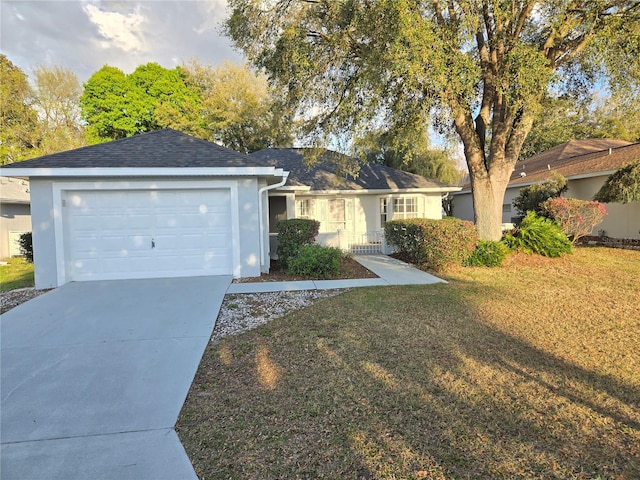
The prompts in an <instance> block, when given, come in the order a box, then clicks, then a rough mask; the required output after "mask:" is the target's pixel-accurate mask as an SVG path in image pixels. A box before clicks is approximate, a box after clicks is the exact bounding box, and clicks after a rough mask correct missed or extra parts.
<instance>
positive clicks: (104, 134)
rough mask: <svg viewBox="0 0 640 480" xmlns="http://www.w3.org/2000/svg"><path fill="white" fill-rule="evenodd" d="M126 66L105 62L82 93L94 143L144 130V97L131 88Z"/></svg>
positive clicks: (84, 117)
mask: <svg viewBox="0 0 640 480" xmlns="http://www.w3.org/2000/svg"><path fill="white" fill-rule="evenodd" d="M131 90H132V89H131V88H130V83H129V82H128V81H127V76H126V75H125V74H124V72H123V71H122V70H120V69H119V68H116V67H110V66H108V65H105V66H104V67H102V68H101V69H100V70H98V71H97V72H96V73H94V74H93V75H91V77H90V78H89V80H87V82H86V83H85V84H84V91H83V93H82V96H81V97H80V109H81V114H82V118H83V119H84V120H85V121H86V122H87V139H88V140H89V142H90V143H99V142H104V141H107V140H116V139H118V138H125V137H130V136H132V135H135V134H136V133H141V132H144V131H145V130H144V127H143V125H142V122H141V119H142V116H143V115H142V113H143V112H144V107H143V106H141V105H140V104H139V102H140V99H139V98H136V95H134V94H133V92H131Z"/></svg>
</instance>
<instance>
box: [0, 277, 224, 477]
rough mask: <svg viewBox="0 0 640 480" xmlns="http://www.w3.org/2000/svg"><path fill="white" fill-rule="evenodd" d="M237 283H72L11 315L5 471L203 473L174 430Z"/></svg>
mask: <svg viewBox="0 0 640 480" xmlns="http://www.w3.org/2000/svg"><path fill="white" fill-rule="evenodd" d="M230 283H231V277H230V276H228V277H191V278H174V279H152V280H122V281H108V282H80V283H69V284H66V285H64V286H62V287H60V288H58V289H56V290H53V291H51V292H48V293H46V294H44V295H41V296H40V297H37V298H35V299H33V300H31V301H30V302H27V303H25V304H23V305H20V306H18V307H16V308H15V309H13V310H11V311H9V312H7V313H6V314H4V315H2V317H1V319H0V335H1V339H0V362H1V363H0V397H1V405H0V407H1V408H0V410H1V412H0V440H1V442H2V451H1V457H2V459H1V463H0V476H1V477H2V478H3V479H7V480H9V479H40V478H47V479H65V480H71V479H87V478H91V479H153V480H162V479H171V480H179V479H196V478H197V477H196V475H195V473H194V471H193V468H192V466H191V463H190V462H189V459H188V458H187V455H186V453H185V451H184V448H183V447H182V445H181V444H180V441H179V440H178V437H177V435H176V433H175V431H174V430H173V427H174V425H175V423H176V420H177V418H178V414H179V413H180V409H181V408H182V405H183V403H184V400H185V397H186V395H187V392H188V390H189V387H190V385H191V381H192V380H193V376H194V375H195V372H196V370H197V368H198V364H199V363H200V358H201V357H202V353H203V352H204V349H205V346H206V344H207V341H208V340H209V338H210V336H211V332H212V330H213V326H214V323H215V320H216V317H217V314H218V311H219V309H220V305H221V303H222V299H223V297H224V294H225V292H226V290H227V288H228V286H229V284H230Z"/></svg>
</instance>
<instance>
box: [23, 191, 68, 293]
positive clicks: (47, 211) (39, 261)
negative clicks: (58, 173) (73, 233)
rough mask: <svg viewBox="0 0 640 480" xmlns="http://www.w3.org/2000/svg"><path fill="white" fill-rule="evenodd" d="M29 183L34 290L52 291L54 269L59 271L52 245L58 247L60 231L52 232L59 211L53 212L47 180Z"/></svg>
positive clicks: (58, 259)
mask: <svg viewBox="0 0 640 480" xmlns="http://www.w3.org/2000/svg"><path fill="white" fill-rule="evenodd" d="M30 183H31V185H30V189H31V225H32V232H33V264H34V274H35V284H36V288H37V289H38V290H40V289H43V288H53V287H57V286H58V285H59V284H58V269H59V268H63V265H59V262H60V261H61V260H62V259H60V258H59V255H58V254H57V252H56V245H57V244H58V243H60V244H62V230H60V231H59V232H56V228H55V222H54V220H55V218H56V217H60V215H61V213H62V212H61V211H60V210H57V211H56V210H54V205H53V182H52V181H51V180H36V179H32V180H31V182H30Z"/></svg>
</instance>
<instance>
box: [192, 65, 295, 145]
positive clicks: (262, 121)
mask: <svg viewBox="0 0 640 480" xmlns="http://www.w3.org/2000/svg"><path fill="white" fill-rule="evenodd" d="M184 68H185V70H186V72H187V84H188V85H189V88H191V89H192V90H193V91H195V92H196V93H197V94H198V96H199V97H200V98H201V99H202V121H203V125H204V130H205V133H204V138H206V139H208V140H211V141H215V142H218V143H221V144H223V145H225V146H226V147H228V148H232V149H234V150H238V151H240V152H243V153H250V152H254V151H256V150H260V149H262V148H267V147H275V146H281V145H289V144H290V143H291V141H292V135H291V131H292V128H291V126H292V123H293V122H292V119H291V115H290V113H288V111H287V109H286V108H285V107H284V106H283V105H282V104H281V102H280V101H279V99H278V98H277V96H276V95H275V94H274V92H273V91H272V90H271V89H270V88H269V86H268V84H267V80H266V77H265V76H264V75H263V74H256V73H254V72H253V71H251V70H250V69H249V68H247V66H246V65H236V64H232V63H228V62H225V63H224V64H223V65H221V66H218V67H212V66H210V65H202V64H201V63H200V62H198V61H197V60H192V61H191V62H190V63H188V64H187V65H185V67H184Z"/></svg>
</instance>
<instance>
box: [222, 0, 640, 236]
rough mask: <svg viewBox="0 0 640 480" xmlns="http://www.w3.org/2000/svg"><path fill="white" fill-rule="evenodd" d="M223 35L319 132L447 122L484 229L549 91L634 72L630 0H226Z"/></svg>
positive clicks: (622, 79)
mask: <svg viewBox="0 0 640 480" xmlns="http://www.w3.org/2000/svg"><path fill="white" fill-rule="evenodd" d="M229 6H230V9H231V15H230V17H229V19H228V20H227V23H226V27H227V33H228V35H229V36H230V37H231V38H232V40H233V41H234V43H235V45H236V46H237V47H239V48H241V49H242V50H243V51H244V53H245V54H246V55H247V57H248V58H249V59H250V60H251V61H252V62H253V63H254V64H255V65H257V66H258V67H260V68H264V69H265V71H266V72H267V74H268V75H269V78H270V80H271V81H272V82H273V83H274V85H275V86H276V88H278V89H279V90H280V91H282V92H283V93H284V94H285V95H286V98H287V100H288V102H289V104H290V105H295V106H297V107H298V113H299V115H300V117H301V118H303V119H305V120H307V122H306V129H305V132H306V133H307V134H309V135H312V137H313V138H315V139H316V141H317V142H318V143H326V140H327V139H329V138H336V137H338V138H339V137H342V136H345V135H350V136H351V138H358V137H361V136H363V133H364V132H365V131H366V130H368V129H369V128H370V126H371V125H372V123H374V122H378V123H382V124H384V125H385V127H389V128H391V129H393V128H395V127H396V126H398V125H412V124H420V123H424V122H425V121H426V120H428V119H429V117H430V115H435V117H436V120H437V122H436V125H437V126H438V125H439V126H447V125H451V124H452V125H453V128H454V130H455V132H456V133H457V135H458V136H459V138H460V140H461V141H462V144H463V146H464V152H465V157H466V161H467V165H468V167H469V174H470V180H471V185H472V191H473V194H474V195H473V203H474V209H475V214H476V226H477V229H478V232H479V234H480V237H481V238H482V239H485V240H498V239H499V238H500V237H501V222H502V202H503V199H504V193H505V190H506V186H507V183H508V181H509V177H510V175H511V172H512V170H513V168H514V166H515V163H516V162H517V160H518V157H519V154H520V150H521V149H522V145H523V143H524V141H525V139H526V136H527V134H528V133H529V131H530V130H531V127H532V124H533V121H534V118H535V117H536V115H537V114H538V113H539V112H540V110H541V106H542V100H543V98H544V96H545V95H546V94H547V92H548V91H549V89H550V88H552V87H553V88H555V89H563V88H565V89H568V90H572V89H574V90H575V89H579V88H582V87H583V86H584V85H585V84H587V85H588V84H591V83H592V82H593V79H594V78H596V77H597V76H603V77H607V78H608V79H609V83H610V85H611V86H612V88H614V89H617V88H622V87H623V86H625V85H628V84H629V83H631V84H634V82H635V85H636V86H637V84H638V78H639V77H640V52H639V50H640V8H639V7H638V2H637V0H604V1H601V2H586V1H578V2H568V1H562V0H561V1H545V2H535V1H526V2H525V1H515V0H511V1H498V0H484V1H482V2H480V1H477V0H452V1H450V2H448V3H443V2H441V1H440V0H432V1H428V2H426V1H419V0H394V1H389V0H346V1H340V2H328V1H308V0H297V1H296V0H273V1H266V0H265V1H258V0H229Z"/></svg>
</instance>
